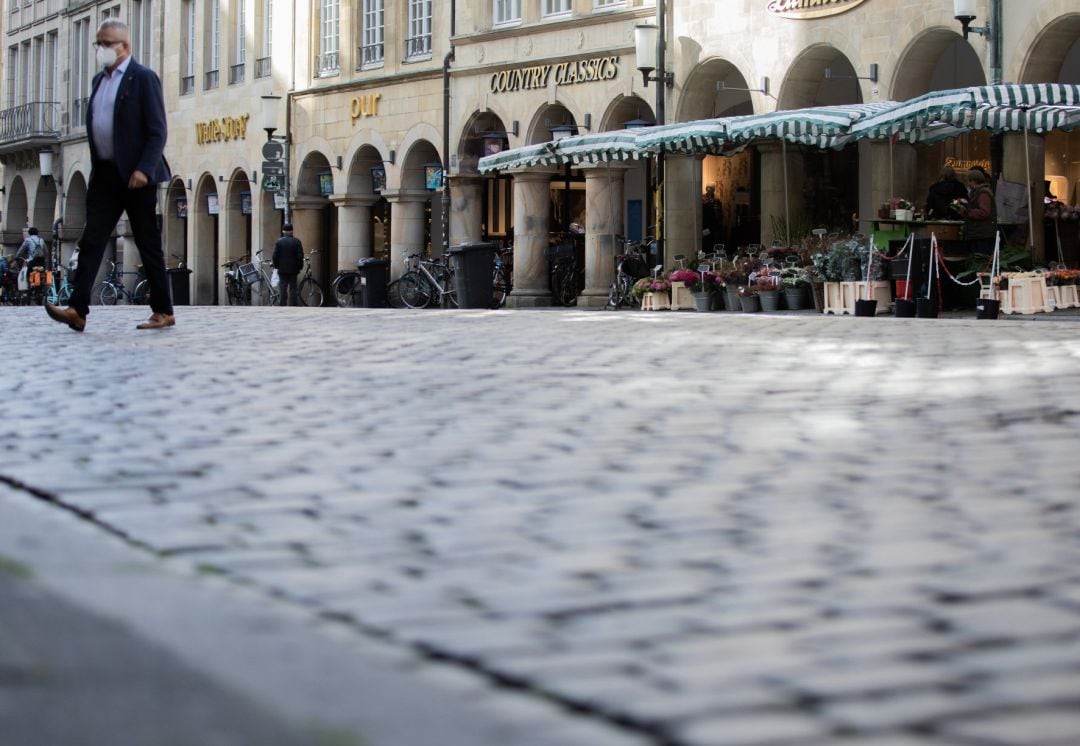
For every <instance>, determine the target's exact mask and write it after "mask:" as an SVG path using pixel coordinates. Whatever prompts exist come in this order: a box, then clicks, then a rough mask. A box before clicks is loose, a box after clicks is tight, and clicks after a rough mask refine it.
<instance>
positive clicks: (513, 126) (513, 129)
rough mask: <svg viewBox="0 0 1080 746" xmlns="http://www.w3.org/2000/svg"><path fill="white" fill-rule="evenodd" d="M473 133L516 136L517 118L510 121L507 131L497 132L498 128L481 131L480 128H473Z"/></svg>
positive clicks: (484, 135)
mask: <svg viewBox="0 0 1080 746" xmlns="http://www.w3.org/2000/svg"><path fill="white" fill-rule="evenodd" d="M473 134H474V135H480V137H509V136H510V135H513V136H514V137H517V136H518V120H516V119H515V120H514V121H513V122H511V123H510V130H509V131H508V132H499V131H498V130H493V131H491V132H481V131H480V130H478V129H476V128H473Z"/></svg>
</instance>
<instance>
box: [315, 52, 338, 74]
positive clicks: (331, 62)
mask: <svg viewBox="0 0 1080 746" xmlns="http://www.w3.org/2000/svg"><path fill="white" fill-rule="evenodd" d="M338 56H339V55H338V53H337V52H327V53H326V54H320V55H319V58H318V59H317V60H315V65H316V69H317V70H318V71H319V75H333V74H334V73H336V72H338V71H339V70H341V68H340V67H339V65H338Z"/></svg>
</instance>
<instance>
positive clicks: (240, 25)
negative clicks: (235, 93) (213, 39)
mask: <svg viewBox="0 0 1080 746" xmlns="http://www.w3.org/2000/svg"><path fill="white" fill-rule="evenodd" d="M235 7H236V13H235V15H234V16H233V61H232V65H231V66H230V67H229V85H234V84H236V83H241V82H243V80H244V60H245V59H246V58H245V54H244V53H245V48H246V46H247V44H246V42H247V38H246V37H247V2H246V1H245V0H237V2H236V4H235Z"/></svg>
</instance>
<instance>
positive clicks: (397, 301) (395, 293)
mask: <svg viewBox="0 0 1080 746" xmlns="http://www.w3.org/2000/svg"><path fill="white" fill-rule="evenodd" d="M386 302H387V303H389V304H390V307H391V308H408V306H406V305H405V301H404V300H403V299H402V297H401V280H394V281H393V282H391V283H390V284H389V285H387V286H386Z"/></svg>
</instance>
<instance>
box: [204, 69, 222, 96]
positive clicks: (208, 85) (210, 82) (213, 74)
mask: <svg viewBox="0 0 1080 746" xmlns="http://www.w3.org/2000/svg"><path fill="white" fill-rule="evenodd" d="M218 78H219V75H218V71H217V70H208V71H207V72H206V74H205V75H203V90H204V91H209V90H211V89H212V88H217V87H218Z"/></svg>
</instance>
